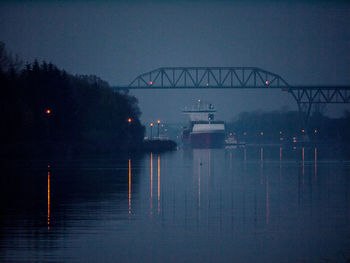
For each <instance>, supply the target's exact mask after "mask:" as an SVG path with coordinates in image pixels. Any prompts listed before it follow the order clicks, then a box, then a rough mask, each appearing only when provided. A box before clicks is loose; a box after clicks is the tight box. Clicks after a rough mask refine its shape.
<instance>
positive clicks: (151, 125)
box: [149, 122, 153, 140]
mask: <svg viewBox="0 0 350 263" xmlns="http://www.w3.org/2000/svg"><path fill="white" fill-rule="evenodd" d="M149 126H150V127H151V140H152V129H153V122H151V124H150V125H149Z"/></svg>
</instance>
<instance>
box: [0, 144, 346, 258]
mask: <svg viewBox="0 0 350 263" xmlns="http://www.w3.org/2000/svg"><path fill="white" fill-rule="evenodd" d="M348 159H349V158H347V157H345V156H344V155H342V154H340V153H339V151H330V150H329V149H316V148H296V149H287V148H283V149H282V148H279V147H265V148H260V147H248V148H239V149H226V150H224V149H194V150H186V151H184V150H179V151H177V152H174V153H167V154H161V155H158V154H148V155H146V156H144V158H142V159H138V160H136V159H125V160H85V161H74V162H62V161H61V162H58V161H57V162H54V161H52V162H49V163H47V162H31V163H23V162H22V163H16V164H15V165H14V164H8V165H7V167H4V168H2V169H1V186H0V190H1V193H0V195H1V200H0V201H1V210H0V211H1V213H0V231H1V235H0V261H1V262H324V261H323V260H324V259H330V260H335V261H337V262H344V261H345V260H344V255H345V256H348V255H350V253H349V252H350V251H349V248H350V195H349V193H350V182H349V181H350V180H349V176H350V173H349V172H350V162H349V161H348ZM15 167H16V168H15Z"/></svg>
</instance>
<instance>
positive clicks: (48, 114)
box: [45, 108, 52, 142]
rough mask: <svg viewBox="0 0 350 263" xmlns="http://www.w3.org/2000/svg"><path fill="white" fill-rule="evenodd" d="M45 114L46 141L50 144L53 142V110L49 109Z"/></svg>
mask: <svg viewBox="0 0 350 263" xmlns="http://www.w3.org/2000/svg"><path fill="white" fill-rule="evenodd" d="M45 114H46V139H47V141H48V142H49V141H50V140H51V134H50V133H51V128H50V120H49V119H50V116H51V114H52V110H51V109H49V108H47V109H45Z"/></svg>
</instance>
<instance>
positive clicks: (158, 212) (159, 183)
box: [158, 155, 160, 214]
mask: <svg viewBox="0 0 350 263" xmlns="http://www.w3.org/2000/svg"><path fill="white" fill-rule="evenodd" d="M159 212H160V156H159V155H158V214H159Z"/></svg>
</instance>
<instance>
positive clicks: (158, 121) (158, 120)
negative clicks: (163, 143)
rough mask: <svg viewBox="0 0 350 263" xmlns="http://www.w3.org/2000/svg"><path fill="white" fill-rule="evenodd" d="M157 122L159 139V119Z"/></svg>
mask: <svg viewBox="0 0 350 263" xmlns="http://www.w3.org/2000/svg"><path fill="white" fill-rule="evenodd" d="M157 124H158V140H159V124H160V120H158V121H157Z"/></svg>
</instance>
